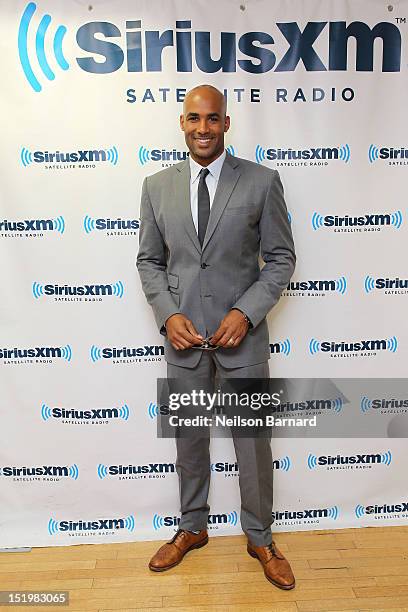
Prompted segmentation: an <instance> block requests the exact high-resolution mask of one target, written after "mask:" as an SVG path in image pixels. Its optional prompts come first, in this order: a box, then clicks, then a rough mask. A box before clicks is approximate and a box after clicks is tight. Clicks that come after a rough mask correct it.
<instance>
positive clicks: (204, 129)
mask: <svg viewBox="0 0 408 612" xmlns="http://www.w3.org/2000/svg"><path fill="white" fill-rule="evenodd" d="M198 131H199V132H200V133H202V134H205V133H207V132H208V123H207V119H201V120H200V123H199V126H198Z"/></svg>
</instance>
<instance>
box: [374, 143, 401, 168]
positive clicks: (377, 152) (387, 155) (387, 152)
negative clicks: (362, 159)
mask: <svg viewBox="0 0 408 612" xmlns="http://www.w3.org/2000/svg"><path fill="white" fill-rule="evenodd" d="M382 159H388V160H399V163H398V161H397V162H395V161H390V162H389V165H390V166H393V165H399V164H401V163H402V164H406V163H407V162H403V161H402V160H406V159H408V149H407V148H405V147H395V148H394V147H377V146H376V145H373V144H371V145H370V146H369V147H368V161H369V162H370V164H373V163H374V162H376V161H378V160H382Z"/></svg>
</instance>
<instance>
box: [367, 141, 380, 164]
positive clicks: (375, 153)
mask: <svg viewBox="0 0 408 612" xmlns="http://www.w3.org/2000/svg"><path fill="white" fill-rule="evenodd" d="M379 156H380V149H379V148H378V147H376V146H375V145H372V144H371V145H370V146H369V147H368V159H369V161H370V164H373V163H374V162H375V161H377V159H378V158H379Z"/></svg>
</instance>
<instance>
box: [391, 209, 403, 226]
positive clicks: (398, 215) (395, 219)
mask: <svg viewBox="0 0 408 612" xmlns="http://www.w3.org/2000/svg"><path fill="white" fill-rule="evenodd" d="M402 219H403V217H402V212H401V211H400V210H397V211H396V212H394V213H392V215H391V225H393V226H394V227H396V228H397V229H399V228H400V227H401V225H402Z"/></svg>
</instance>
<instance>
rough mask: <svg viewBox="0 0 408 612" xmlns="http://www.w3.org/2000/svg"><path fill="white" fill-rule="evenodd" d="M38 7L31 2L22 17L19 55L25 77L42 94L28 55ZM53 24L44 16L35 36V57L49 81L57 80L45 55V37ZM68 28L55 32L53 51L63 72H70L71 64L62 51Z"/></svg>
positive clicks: (19, 34) (59, 27)
mask: <svg viewBox="0 0 408 612" xmlns="http://www.w3.org/2000/svg"><path fill="white" fill-rule="evenodd" d="M36 8H37V5H36V4H35V2H30V3H29V4H27V6H26V8H25V10H24V13H23V15H22V17H21V21H20V26H19V29H18V53H19V56H20V62H21V66H22V68H23V72H24V74H25V77H26V79H27V81H28V82H29V84H30V85H31V87H32V88H33V90H34V91H35V92H37V93H38V92H40V91H41V90H42V87H41V84H40V82H39V80H38V79H37V77H36V76H35V74H34V71H33V69H32V66H31V61H30V57H29V53H28V30H29V27H30V22H31V19H32V17H33V15H34V13H35V10H36ZM50 23H51V17H50V15H44V16H43V17H42V19H41V21H40V23H39V25H38V28H37V32H36V36H35V51H34V53H35V55H36V58H37V60H38V64H39V66H40V68H41V70H42V72H43V74H44V76H45V77H46V78H47V79H48V80H49V81H53V80H54V79H55V74H54V72H53V70H52V69H51V67H50V65H49V63H48V60H47V57H46V53H45V37H46V34H47V31H48V27H49V25H50ZM66 31H67V28H66V27H65V26H63V25H60V26H58V28H57V29H56V31H55V34H54V39H53V50H54V55H55V59H56V61H57V64H58V66H59V67H60V68H61V69H62V70H68V68H69V64H68V62H67V60H66V59H65V57H64V54H63V51H62V41H63V39H64V36H65V34H66Z"/></svg>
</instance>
